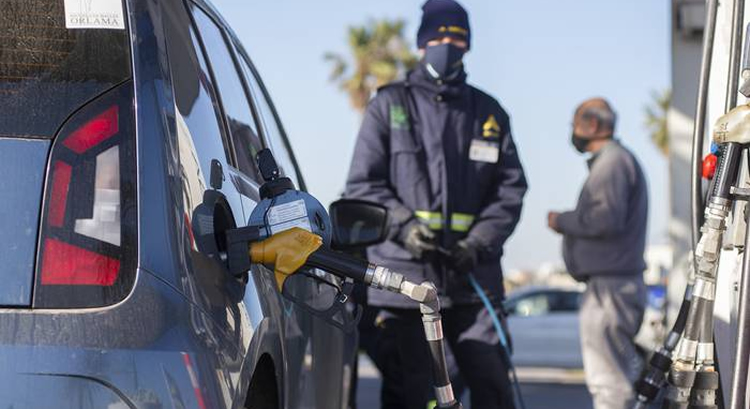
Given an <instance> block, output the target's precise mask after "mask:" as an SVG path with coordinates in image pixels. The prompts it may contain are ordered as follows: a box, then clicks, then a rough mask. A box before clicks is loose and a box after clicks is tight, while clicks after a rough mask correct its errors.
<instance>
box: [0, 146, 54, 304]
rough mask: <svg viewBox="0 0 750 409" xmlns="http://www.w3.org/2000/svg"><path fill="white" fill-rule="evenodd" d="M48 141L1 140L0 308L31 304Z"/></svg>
mask: <svg viewBox="0 0 750 409" xmlns="http://www.w3.org/2000/svg"><path fill="white" fill-rule="evenodd" d="M49 147H50V142H49V141H48V140H35V139H17V138H0V174H1V175H3V178H4V180H3V183H0V197H2V198H3V201H2V204H0V226H3V228H2V229H0V243H3V244H2V245H0V260H2V265H0V276H1V277H3V285H2V286H0V305H2V306H15V307H22V306H29V305H31V286H32V282H33V281H34V261H35V259H36V243H37V231H38V229H39V213H40V208H41V206H42V191H43V185H44V176H45V169H46V167H47V154H48V152H49Z"/></svg>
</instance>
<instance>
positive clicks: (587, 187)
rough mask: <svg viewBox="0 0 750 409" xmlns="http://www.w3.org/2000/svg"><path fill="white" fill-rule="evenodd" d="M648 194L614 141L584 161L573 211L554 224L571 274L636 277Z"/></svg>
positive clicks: (630, 156) (633, 162) (643, 242)
mask: <svg viewBox="0 0 750 409" xmlns="http://www.w3.org/2000/svg"><path fill="white" fill-rule="evenodd" d="M647 219H648V190H647V186H646V178H645V177H644V176H643V171H642V170H641V167H640V165H639V164H638V161H637V160H636V158H635V156H633V154H632V153H631V152H630V151H629V150H627V149H625V148H624V147H623V146H622V145H621V144H620V143H619V142H618V141H616V140H613V141H611V142H609V143H607V144H606V145H605V146H604V147H603V148H602V149H601V150H600V151H599V152H598V153H596V154H595V155H594V156H593V157H592V158H591V159H590V160H589V176H588V179H586V183H585V184H584V185H583V189H582V190H581V194H580V196H579V198H578V204H577V206H576V209H575V210H573V211H571V212H565V213H562V214H560V217H559V218H558V219H557V223H558V226H559V228H560V231H561V232H562V234H563V238H564V239H563V257H564V259H565V264H566V266H567V268H568V271H569V272H570V274H571V275H572V276H573V277H574V278H575V279H577V280H581V281H585V280H587V279H588V278H589V277H593V276H607V275H618V276H622V275H635V274H641V273H642V272H643V270H644V269H645V268H646V263H645V262H644V260H643V251H644V249H645V246H646V224H647Z"/></svg>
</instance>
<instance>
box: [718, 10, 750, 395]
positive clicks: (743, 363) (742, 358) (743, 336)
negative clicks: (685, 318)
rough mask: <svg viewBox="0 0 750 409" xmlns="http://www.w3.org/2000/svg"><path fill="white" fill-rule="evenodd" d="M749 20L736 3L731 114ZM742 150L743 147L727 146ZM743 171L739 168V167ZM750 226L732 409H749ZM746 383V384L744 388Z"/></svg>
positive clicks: (729, 82) (742, 276) (728, 107)
mask: <svg viewBox="0 0 750 409" xmlns="http://www.w3.org/2000/svg"><path fill="white" fill-rule="evenodd" d="M744 20H745V0H734V4H733V8H732V31H731V36H732V37H731V42H730V55H729V73H728V78H727V96H726V101H725V104H724V111H725V112H729V111H730V110H731V109H733V108H734V107H736V106H737V94H738V92H739V80H740V75H739V73H740V61H741V58H742V28H743V22H744ZM730 148H733V149H737V150H740V149H741V148H740V147H739V146H736V147H733V146H732V145H729V146H727V150H730ZM738 170H739V168H738ZM748 245H750V226H748V228H746V230H745V253H744V255H743V259H742V271H741V272H740V303H739V306H738V308H739V313H738V320H737V321H738V322H737V349H736V351H735V362H734V377H733V378H732V388H731V400H730V408H732V409H740V408H742V409H745V393H746V391H745V387H746V384H747V374H748V361H747V357H748V353H749V352H750V345H748V342H747V341H748V339H749V338H750V317H749V316H748V313H747V311H746V306H747V305H748V300H747V298H748V295H749V293H750V288H746V287H748V286H750V280H749V279H748V277H747V274H748V273H750V257H748V255H747V252H748V249H750V247H748ZM742 383H745V385H742Z"/></svg>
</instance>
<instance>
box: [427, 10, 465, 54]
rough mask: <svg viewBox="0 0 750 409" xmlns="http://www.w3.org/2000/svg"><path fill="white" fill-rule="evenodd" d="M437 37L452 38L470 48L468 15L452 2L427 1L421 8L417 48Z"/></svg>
mask: <svg viewBox="0 0 750 409" xmlns="http://www.w3.org/2000/svg"><path fill="white" fill-rule="evenodd" d="M438 37H454V38H457V39H459V40H464V41H466V44H467V46H468V47H469V48H470V47H471V32H470V30H469V14H468V13H467V12H466V10H465V9H464V8H463V7H461V5H460V4H458V3H457V2H455V1H454V0H428V1H427V2H426V3H425V4H424V5H423V6H422V24H421V25H420V26H419V31H418V32H417V48H425V47H426V46H427V42H428V41H430V40H434V39H436V38H438Z"/></svg>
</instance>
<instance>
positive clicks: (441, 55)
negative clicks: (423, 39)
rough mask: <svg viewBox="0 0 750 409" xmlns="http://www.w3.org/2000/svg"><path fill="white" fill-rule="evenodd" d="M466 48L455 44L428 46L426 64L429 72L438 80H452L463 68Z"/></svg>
mask: <svg viewBox="0 0 750 409" xmlns="http://www.w3.org/2000/svg"><path fill="white" fill-rule="evenodd" d="M464 52H465V51H464V49H463V48H459V47H456V46H455V45H453V44H450V43H448V44H440V45H433V46H428V47H427V48H425V50H424V58H423V59H422V64H424V66H425V68H426V69H427V72H428V73H429V74H430V76H431V77H433V78H434V79H436V80H451V79H454V78H456V77H458V75H459V74H460V73H461V71H462V70H463V61H462V59H463V57H464Z"/></svg>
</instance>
